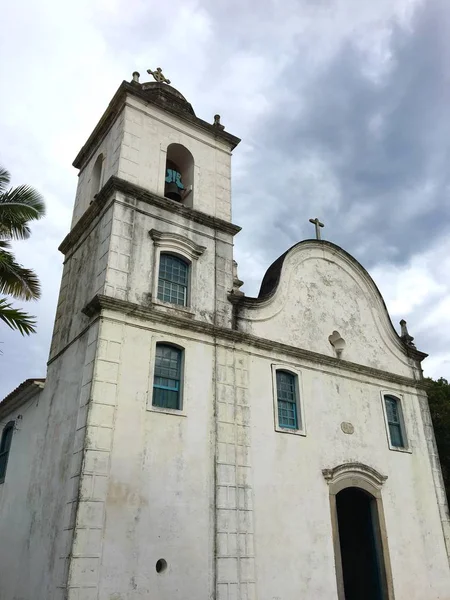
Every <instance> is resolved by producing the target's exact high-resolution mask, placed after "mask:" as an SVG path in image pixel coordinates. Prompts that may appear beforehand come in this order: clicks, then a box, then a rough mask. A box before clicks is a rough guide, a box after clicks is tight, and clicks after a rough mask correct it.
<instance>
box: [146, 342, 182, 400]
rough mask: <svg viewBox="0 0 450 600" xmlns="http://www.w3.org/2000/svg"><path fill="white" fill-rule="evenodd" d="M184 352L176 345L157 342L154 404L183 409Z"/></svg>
mask: <svg viewBox="0 0 450 600" xmlns="http://www.w3.org/2000/svg"><path fill="white" fill-rule="evenodd" d="M182 354H183V351H182V350H180V349H179V348H176V347H175V346H171V345H169V344H156V358H155V372H154V377H153V400H152V404H153V406H158V407H160V408H172V409H175V410H181V359H182Z"/></svg>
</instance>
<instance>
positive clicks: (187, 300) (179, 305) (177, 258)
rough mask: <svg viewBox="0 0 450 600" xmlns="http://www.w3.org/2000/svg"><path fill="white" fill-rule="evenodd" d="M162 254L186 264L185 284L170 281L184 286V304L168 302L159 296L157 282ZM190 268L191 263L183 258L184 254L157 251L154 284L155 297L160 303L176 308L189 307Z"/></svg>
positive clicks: (158, 280) (159, 277)
mask: <svg viewBox="0 0 450 600" xmlns="http://www.w3.org/2000/svg"><path fill="white" fill-rule="evenodd" d="M164 256H170V257H172V258H174V259H176V260H178V261H179V262H181V263H184V265H185V266H186V272H187V277H186V286H183V285H182V284H176V282H173V281H172V282H171V283H175V284H176V285H180V286H181V287H185V300H184V304H178V303H177V302H168V301H167V300H163V299H162V298H160V297H159V282H160V279H161V276H160V270H161V258H162V257H164ZM191 268H192V263H191V262H190V261H189V260H188V259H187V258H185V257H184V256H181V255H180V254H175V253H174V252H160V253H159V260H158V274H157V286H156V299H157V301H158V302H161V303H162V304H165V305H170V306H175V307H177V308H182V309H183V308H184V309H186V308H189V305H190V287H191V285H190V284H191ZM164 281H170V280H168V279H167V280H164Z"/></svg>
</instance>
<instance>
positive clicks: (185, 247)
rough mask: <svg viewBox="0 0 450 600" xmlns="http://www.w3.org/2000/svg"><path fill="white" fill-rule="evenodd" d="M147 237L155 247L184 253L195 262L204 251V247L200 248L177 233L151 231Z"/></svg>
mask: <svg viewBox="0 0 450 600" xmlns="http://www.w3.org/2000/svg"><path fill="white" fill-rule="evenodd" d="M149 235H150V237H151V238H152V240H153V242H154V244H155V246H163V247H164V248H167V249H171V250H175V251H176V250H181V251H184V252H185V253H186V254H187V255H188V256H190V258H192V259H193V260H197V259H198V258H199V256H201V255H202V254H203V252H204V251H205V250H206V246H200V245H199V244H196V243H195V242H193V241H192V240H190V239H189V238H187V237H185V236H184V235H180V234H179V233H172V232H168V231H157V230H156V229H151V230H150V231H149Z"/></svg>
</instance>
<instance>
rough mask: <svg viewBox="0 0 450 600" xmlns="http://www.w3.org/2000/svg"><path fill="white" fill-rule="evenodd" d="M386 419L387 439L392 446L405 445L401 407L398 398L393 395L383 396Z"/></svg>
mask: <svg viewBox="0 0 450 600" xmlns="http://www.w3.org/2000/svg"><path fill="white" fill-rule="evenodd" d="M384 405H385V407H386V421H387V425H388V429H389V440H390V442H391V446H393V447H394V448H404V447H405V435H404V424H403V415H402V407H401V405H400V400H399V399H398V398H395V396H385V397H384Z"/></svg>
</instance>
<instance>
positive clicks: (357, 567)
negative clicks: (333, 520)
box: [336, 487, 387, 600]
mask: <svg viewBox="0 0 450 600" xmlns="http://www.w3.org/2000/svg"><path fill="white" fill-rule="evenodd" d="M336 511H337V520H338V529H339V545H340V550H341V561H342V576H343V581H344V591H345V600H362V599H364V600H386V598H387V596H386V577H385V573H384V558H383V550H382V545H381V538H380V524H379V517H378V510H377V503H376V499H375V498H374V497H373V496H371V495H370V494H369V493H368V492H366V491H365V490H363V489H360V488H357V487H347V488H344V489H343V490H341V491H340V492H339V493H338V494H337V496H336Z"/></svg>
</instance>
